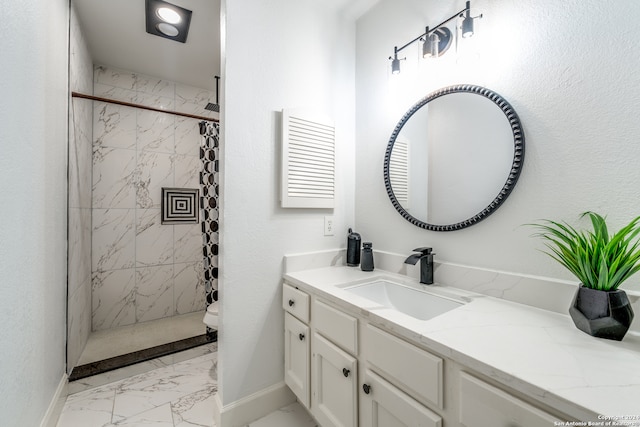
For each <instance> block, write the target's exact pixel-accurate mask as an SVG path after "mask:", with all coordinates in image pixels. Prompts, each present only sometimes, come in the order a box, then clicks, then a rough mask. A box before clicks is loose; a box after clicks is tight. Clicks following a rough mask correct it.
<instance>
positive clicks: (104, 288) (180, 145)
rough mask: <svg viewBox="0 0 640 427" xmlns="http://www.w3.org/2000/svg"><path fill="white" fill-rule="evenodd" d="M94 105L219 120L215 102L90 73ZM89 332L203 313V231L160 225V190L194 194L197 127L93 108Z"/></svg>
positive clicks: (194, 91) (161, 83) (115, 74)
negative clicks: (213, 107)
mask: <svg viewBox="0 0 640 427" xmlns="http://www.w3.org/2000/svg"><path fill="white" fill-rule="evenodd" d="M94 95H96V96H100V97H105V98H110V99H117V100H122V101H127V102H132V103H137V104H142V105H146V106H151V107H155V108H159V109H166V110H173V111H180V112H185V113H190V114H198V115H201V116H208V117H215V116H214V115H213V114H214V113H211V112H209V111H207V110H205V109H204V106H205V105H206V104H207V102H209V101H211V100H212V99H213V100H214V99H215V93H212V92H211V91H208V90H203V89H198V88H194V87H190V86H186V85H182V84H179V83H174V82H170V81H167V80H161V79H158V78H154V77H150V76H145V75H141V74H136V73H132V72H127V71H121V70H116V69H113V68H108V67H104V66H96V67H95V68H94ZM93 114H94V118H93V188H92V200H93V201H92V227H93V236H92V288H93V289H92V300H93V301H92V317H93V321H92V324H93V330H102V329H108V328H112V327H116V326H123V325H129V324H133V323H138V322H145V321H149V320H154V319H159V318H163V317H170V316H173V315H178V314H185V313H190V312H193V311H197V310H203V309H204V308H205V297H204V278H203V265H202V234H201V230H200V225H199V224H189V225H162V224H161V223H160V203H161V200H160V199H161V188H162V187H184V188H199V175H198V174H199V171H200V169H201V165H200V160H199V158H198V154H199V147H200V134H199V128H198V120H197V119H192V118H185V117H179V116H174V115H170V114H165V113H160V112H154V111H147V110H142V109H137V108H132V107H125V106H119V105H114V104H108V103H103V102H94V112H93Z"/></svg>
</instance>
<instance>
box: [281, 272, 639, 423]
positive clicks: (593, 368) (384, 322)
mask: <svg viewBox="0 0 640 427" xmlns="http://www.w3.org/2000/svg"><path fill="white" fill-rule="evenodd" d="M284 278H285V280H286V282H288V283H290V284H292V285H294V286H297V287H298V288H300V289H302V290H305V291H307V292H309V293H312V294H315V295H318V296H321V297H323V298H324V299H326V300H329V301H331V302H333V303H334V304H336V305H338V306H341V307H342V308H344V309H346V310H348V311H351V312H354V313H356V314H359V315H361V316H365V317H366V318H367V319H368V321H370V322H371V323H373V324H376V325H379V326H381V327H383V328H385V329H387V330H391V331H393V332H394V333H395V334H397V335H399V336H402V337H404V338H406V339H407V340H409V341H413V342H420V343H423V344H424V345H426V346H428V347H429V348H431V349H432V350H433V351H434V352H437V353H439V354H441V355H442V356H445V357H448V358H450V359H452V360H454V361H456V362H458V363H460V364H462V365H465V366H467V367H469V368H471V369H473V370H475V371H477V372H479V373H481V374H484V375H486V376H488V377H490V378H493V379H495V380H497V381H499V382H501V383H503V384H505V385H506V386H507V387H510V388H512V389H514V390H517V391H520V392H522V393H524V394H526V395H528V396H530V397H532V398H534V399H536V400H538V401H540V402H542V403H544V404H546V405H549V406H551V407H554V408H556V409H557V410H559V411H561V412H563V413H565V414H567V415H569V416H571V417H575V418H576V419H577V420H586V419H598V416H605V417H624V416H628V417H629V418H634V417H635V416H638V417H637V418H635V419H634V420H627V421H624V422H625V423H626V424H622V423H621V424H612V425H636V426H640V337H639V336H637V335H634V334H632V333H631V332H629V333H627V335H626V336H625V338H624V340H623V341H621V342H618V341H611V340H605V339H600V338H594V337H591V336H589V335H587V334H585V333H584V332H582V331H580V330H578V329H577V328H576V327H575V326H574V324H573V321H572V320H571V318H570V317H569V316H568V315H562V314H558V313H554V312H550V311H546V310H542V309H539V308H535V307H530V306H527V305H523V304H518V303H514V302H510V301H505V300H502V299H499V298H493V297H489V296H486V295H480V294H474V293H471V292H469V291H466V290H462V289H457V288H453V287H448V286H442V285H438V284H435V285H430V286H425V285H421V284H419V283H418V282H417V281H415V280H413V279H411V278H408V277H406V276H402V275H397V274H393V273H388V272H385V271H380V270H378V271H373V272H363V271H361V270H360V269H359V268H353V267H341V266H339V267H326V268H317V269H312V270H305V271H299V272H293V273H288V274H285V276H284ZM384 278H387V279H391V280H393V281H396V282H402V283H405V284H407V285H409V286H414V287H418V288H421V289H424V290H426V291H428V292H432V293H434V294H440V295H443V296H449V297H454V298H458V299H463V300H466V301H469V302H468V303H466V304H464V305H462V306H461V307H459V308H456V309H454V310H452V311H449V312H447V313H445V314H442V315H440V316H437V317H434V318H432V319H430V320H418V319H415V318H413V317H410V316H408V315H405V314H403V313H400V312H398V311H395V310H392V309H388V308H385V307H383V306H381V305H377V304H375V303H372V302H370V301H368V300H367V299H364V298H362V297H359V296H357V295H354V294H352V293H350V292H348V291H346V290H344V289H343V288H344V287H345V286H348V285H349V284H356V283H366V282H369V281H374V280H378V279H384ZM621 422H622V421H621ZM634 422H635V424H634Z"/></svg>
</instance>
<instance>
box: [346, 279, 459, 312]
mask: <svg viewBox="0 0 640 427" xmlns="http://www.w3.org/2000/svg"><path fill="white" fill-rule="evenodd" d="M344 289H345V290H346V291H348V292H351V293H353V294H355V295H358V296H361V297H363V298H366V299H368V300H370V301H373V302H375V303H378V304H381V305H382V306H384V307H386V308H391V309H394V310H397V311H399V312H401V313H404V314H406V315H408V316H411V317H414V318H416V319H419V320H429V319H432V318H434V317H436V316H439V315H441V314H444V313H446V312H448V311H451V310H453V309H454V308H458V307H460V306H462V305H463V303H461V302H458V301H454V300H452V299H449V298H445V297H440V296H438V295H434V294H431V293H427V292H424V291H421V290H419V289H415V288H411V287H409V286H405V285H401V284H399V283H394V282H389V281H387V280H376V281H375V282H370V283H365V284H361V285H354V286H349V287H347V288H344Z"/></svg>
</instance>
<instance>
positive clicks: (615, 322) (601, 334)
mask: <svg viewBox="0 0 640 427" xmlns="http://www.w3.org/2000/svg"><path fill="white" fill-rule="evenodd" d="M569 314H570V315H571V318H572V319H573V323H575V325H576V327H577V328H578V329H580V330H581V331H583V332H585V333H587V334H589V335H591V336H594V337H598V338H606V339H609V340H617V341H621V340H622V338H623V337H624V335H625V334H626V333H627V330H629V325H631V321H632V320H633V310H632V309H631V304H630V303H629V299H628V298H627V294H626V293H625V292H624V291H623V290H621V289H617V290H615V291H599V290H597V289H590V288H585V287H584V286H580V287H579V288H578V292H576V296H575V297H574V299H573V304H571V308H569Z"/></svg>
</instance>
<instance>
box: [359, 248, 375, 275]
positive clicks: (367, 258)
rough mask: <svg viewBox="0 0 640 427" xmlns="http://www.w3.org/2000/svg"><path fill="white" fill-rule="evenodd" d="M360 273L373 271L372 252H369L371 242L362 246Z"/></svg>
mask: <svg viewBox="0 0 640 427" xmlns="http://www.w3.org/2000/svg"><path fill="white" fill-rule="evenodd" d="M360 268H361V269H362V271H373V251H372V250H371V242H364V243H363V244H362V264H360Z"/></svg>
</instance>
